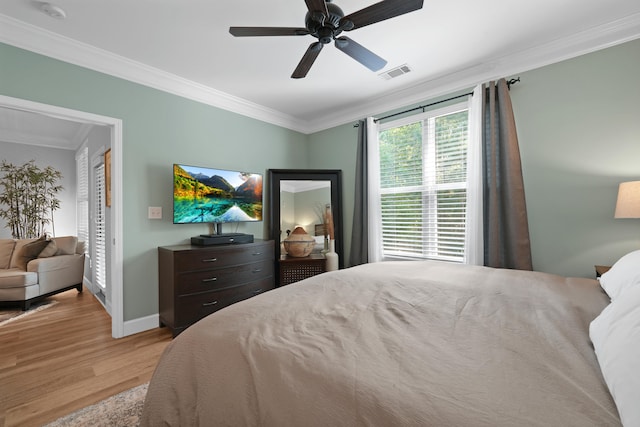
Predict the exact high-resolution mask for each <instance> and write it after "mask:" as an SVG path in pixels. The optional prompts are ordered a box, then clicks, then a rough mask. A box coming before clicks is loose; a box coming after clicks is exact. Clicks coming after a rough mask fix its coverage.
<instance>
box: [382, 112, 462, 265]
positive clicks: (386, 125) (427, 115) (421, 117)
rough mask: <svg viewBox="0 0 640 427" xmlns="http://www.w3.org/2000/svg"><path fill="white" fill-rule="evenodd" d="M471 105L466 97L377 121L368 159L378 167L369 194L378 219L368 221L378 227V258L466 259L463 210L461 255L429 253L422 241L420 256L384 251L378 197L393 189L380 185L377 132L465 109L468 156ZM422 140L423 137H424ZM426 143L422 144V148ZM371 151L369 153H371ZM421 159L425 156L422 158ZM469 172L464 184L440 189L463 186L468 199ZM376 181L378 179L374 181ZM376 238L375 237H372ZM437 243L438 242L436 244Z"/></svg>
mask: <svg viewBox="0 0 640 427" xmlns="http://www.w3.org/2000/svg"><path fill="white" fill-rule="evenodd" d="M470 109H471V105H470V102H469V100H465V101H463V102H457V103H455V104H451V105H448V106H444V107H439V108H434V109H432V110H428V111H424V112H422V113H419V114H416V115H411V116H407V117H403V118H400V119H396V120H389V121H386V122H384V123H379V124H378V125H377V127H376V131H377V133H376V135H375V149H374V150H371V151H375V153H374V155H373V156H372V157H370V159H369V161H370V162H371V161H372V160H374V159H375V161H377V166H376V168H375V170H376V175H377V178H375V179H374V180H373V181H374V182H375V186H376V187H377V188H375V189H374V188H372V187H371V184H372V182H371V181H372V180H370V187H369V188H370V191H369V193H370V196H371V197H372V198H375V199H376V201H375V204H371V205H370V209H372V208H375V209H377V210H378V212H377V213H376V215H377V216H378V218H379V221H375V222H371V221H370V224H375V227H377V231H376V233H375V235H376V236H377V237H376V239H377V240H379V244H378V245H379V246H380V248H379V251H380V255H381V256H380V259H381V260H424V259H433V260H445V261H453V262H460V263H463V262H466V259H467V251H468V247H467V241H466V234H467V230H466V227H467V225H468V224H467V220H466V212H465V232H464V233H463V236H462V239H463V248H464V253H463V254H462V255H461V256H460V257H453V256H446V255H445V256H439V255H434V254H429V253H428V252H429V251H427V250H426V249H425V248H424V246H426V245H427V242H424V244H423V249H422V256H410V255H408V254H402V253H393V252H391V253H389V252H387V253H385V251H384V243H383V238H382V235H383V231H382V207H381V198H382V195H384V194H395V193H394V192H393V190H392V189H388V188H387V189H385V188H382V185H381V183H380V178H381V174H380V157H379V156H380V143H379V138H378V137H379V134H380V133H381V132H384V131H386V130H389V129H393V128H397V127H402V126H407V125H411V124H414V123H421V125H422V126H423V128H424V127H425V125H424V123H423V122H424V121H426V120H430V119H432V118H437V117H439V116H446V115H451V114H456V113H459V112H463V111H466V112H467V120H468V122H467V151H466V154H467V155H468V153H469V145H470V144H471V143H472V142H471V138H472V136H471V131H470V126H471V121H472V118H471V112H470ZM423 141H424V140H423ZM425 149H426V148H425V144H423V150H425ZM371 151H370V153H371ZM423 158H424V157H423ZM469 179H470V178H469V175H468V170H467V177H466V179H465V181H464V183H443V184H440V185H438V187H440V188H456V189H464V190H465V196H466V199H467V201H468V190H469ZM376 180H377V181H376ZM424 187H425V186H424V185H420V186H414V187H404V188H403V192H407V193H408V192H410V190H411V189H414V190H417V191H420V192H423V191H424ZM433 196H434V197H437V192H434V193H433ZM467 209H468V207H467V206H466V202H465V211H467ZM423 215H425V213H424V212H423ZM374 241H375V240H374ZM436 246H437V245H436Z"/></svg>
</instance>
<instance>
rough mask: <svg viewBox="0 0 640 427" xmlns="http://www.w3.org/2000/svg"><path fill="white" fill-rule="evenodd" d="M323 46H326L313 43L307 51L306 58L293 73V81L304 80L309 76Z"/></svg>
mask: <svg viewBox="0 0 640 427" xmlns="http://www.w3.org/2000/svg"><path fill="white" fill-rule="evenodd" d="M323 46H324V45H323V44H322V43H320V42H314V43H311V45H310V46H309V48H308V49H307V51H306V52H305V53H304V56H303V57H302V59H301V60H300V63H299V64H298V66H297V67H296V69H295V70H294V71H293V74H291V78H292V79H302V78H304V77H305V76H306V75H307V73H308V72H309V70H310V69H311V66H312V65H313V63H314V62H315V60H316V58H317V57H318V55H319V54H320V51H321V50H322V47H323Z"/></svg>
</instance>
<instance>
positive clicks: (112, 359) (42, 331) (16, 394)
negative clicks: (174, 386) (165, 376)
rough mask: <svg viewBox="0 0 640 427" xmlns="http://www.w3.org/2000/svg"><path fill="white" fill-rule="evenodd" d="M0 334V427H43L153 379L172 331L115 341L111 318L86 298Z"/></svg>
mask: <svg viewBox="0 0 640 427" xmlns="http://www.w3.org/2000/svg"><path fill="white" fill-rule="evenodd" d="M52 299H56V300H58V304H57V305H55V306H53V307H50V308H47V309H45V310H43V311H41V312H38V313H33V314H31V315H29V316H27V317H25V318H23V319H18V320H15V321H13V322H11V323H9V324H6V325H4V326H0V427H9V426H42V425H43V424H46V423H48V422H51V421H54V420H56V419H57V418H59V417H61V416H64V415H67V414H69V413H71V412H73V411H75V410H78V409H80V408H83V407H85V406H88V405H91V404H93V403H96V402H99V401H100V400H102V399H105V398H107V397H109V396H112V395H114V394H117V393H119V392H121V391H124V390H128V389H130V388H131V387H135V386H137V385H140V384H143V383H145V382H147V381H149V379H150V378H151V374H152V373H153V370H154V368H155V365H156V363H157V361H158V358H159V356H160V354H161V353H162V351H163V350H164V348H165V347H166V346H167V344H168V343H169V342H170V341H171V333H170V332H169V331H168V330H167V328H156V329H153V330H151V331H146V332H142V333H139V334H136V335H132V336H128V337H125V338H120V339H117V340H116V339H114V338H111V318H110V317H109V315H108V314H107V313H106V312H105V310H104V309H103V308H102V306H101V305H100V303H99V302H98V301H97V300H96V299H95V298H94V297H93V295H91V294H90V293H89V292H87V291H85V292H82V293H78V292H77V291H76V290H71V291H67V292H64V293H61V294H58V295H57V296H54V297H52Z"/></svg>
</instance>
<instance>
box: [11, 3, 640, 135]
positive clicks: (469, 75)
mask: <svg viewBox="0 0 640 427" xmlns="http://www.w3.org/2000/svg"><path fill="white" fill-rule="evenodd" d="M637 38H640V13H636V14H633V15H630V16H628V17H625V18H622V19H619V20H617V21H613V22H610V23H607V24H603V25H600V26H597V27H594V28H591V29H588V30H585V31H582V32H580V33H577V34H573V35H570V36H568V37H564V38H561V39H557V40H554V41H552V42H549V43H545V44H542V45H538V46H534V47H532V48H530V49H526V50H523V51H519V52H512V53H510V54H508V55H505V56H501V57H496V58H494V59H492V60H490V61H486V62H484V63H481V64H477V65H475V66H472V67H469V68H467V69H464V70H460V71H456V72H453V73H449V74H447V75H443V76H440V77H437V78H435V79H432V80H429V81H426V82H422V83H420V84H418V85H414V86H411V87H408V88H405V89H401V90H397V91H394V92H393V93H391V94H388V95H382V96H379V97H377V98H374V99H371V100H369V101H367V102H364V103H358V104H357V105H355V104H354V105H352V106H350V107H346V108H342V109H339V110H333V111H331V112H330V113H328V114H326V115H323V116H319V117H317V118H316V119H314V120H313V121H304V120H300V119H298V118H296V117H294V116H291V115H288V114H285V113H282V112H280V111H276V110H273V109H270V108H267V107H264V106H262V105H259V104H256V103H253V102H250V101H248V100H245V99H242V98H238V97H235V96H233V95H230V94H227V93H225V92H222V91H219V90H216V89H213V88H211V87H208V86H204V85H202V84H199V83H195V82H193V81H190V80H187V79H184V78H182V77H179V76H176V75H174V74H171V73H167V72H164V71H162V70H159V69H157V68H154V67H150V66H148V65H145V64H142V63H139V62H136V61H132V60H130V59H128V58H125V57H122V56H119V55H115V54H113V53H111V52H108V51H106V50H102V49H98V48H96V47H94V46H90V45H88V44H85V43H81V42H78V41H76V40H73V39H70V38H68V37H64V36H61V35H59V34H56V33H53V32H50V31H47V30H44V29H42V28H39V27H36V26H33V25H31V24H27V23H25V22H22V21H19V20H16V19H14V18H11V17H9V16H6V15H3V14H0V42H3V43H6V44H9V45H12V46H16V47H19V48H21V49H26V50H29V51H32V52H35V53H39V54H42V55H45V56H49V57H52V58H55V59H59V60H62V61H65V62H69V63H72V64H75V65H79V66H81V67H85V68H88V69H91V70H94V71H98V72H101V73H105V74H108V75H111V76H115V77H119V78H122V79H125V80H128V81H132V82H135V83H138V84H141V85H144V86H148V87H152V88H154V89H158V90H161V91H164V92H168V93H172V94H174V95H178V96H181V97H184V98H188V99H191V100H194V101H198V102H201V103H203V104H207V105H211V106H213V107H217V108H221V109H224V110H227V111H231V112H234V113H237V114H241V115H244V116H247V117H250V118H253V119H256V120H260V121H264V122H266V123H271V124H274V125H277V126H282V127H284V128H287V129H291V130H294V131H297V132H301V133H304V134H311V133H315V132H319V131H322V130H326V129H329V128H332V127H335V126H340V125H343V124H346V123H350V122H353V121H356V120H360V119H362V118H363V117H367V116H374V115H376V114H382V113H384V112H387V111H392V110H394V109H398V108H403V107H406V106H407V105H412V104H415V103H419V102H423V101H425V100H428V99H433V98H436V97H439V96H444V95H448V94H451V93H454V92H457V91H461V90H466V89H468V88H470V87H473V86H475V85H477V84H478V83H482V82H486V81H489V80H493V79H497V78H501V77H506V76H510V75H513V74H515V73H521V72H525V71H528V70H532V69H535V68H539V67H542V66H545V65H549V64H552V63H555V62H559V61H562V60H566V59H570V58H574V57H577V56H580V55H584V54H586V53H590V52H594V51H597V50H600V49H604V48H607V47H611V46H615V45H618V44H621V43H624V42H627V41H631V40H634V39H637Z"/></svg>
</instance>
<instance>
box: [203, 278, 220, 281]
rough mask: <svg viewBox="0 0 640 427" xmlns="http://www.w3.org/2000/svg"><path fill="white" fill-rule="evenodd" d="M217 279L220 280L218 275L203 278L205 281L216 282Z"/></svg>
mask: <svg viewBox="0 0 640 427" xmlns="http://www.w3.org/2000/svg"><path fill="white" fill-rule="evenodd" d="M216 280H218V278H217V277H210V278H208V279H202V281H203V282H215V281H216Z"/></svg>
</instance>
